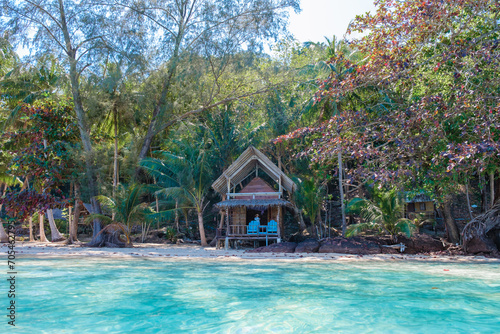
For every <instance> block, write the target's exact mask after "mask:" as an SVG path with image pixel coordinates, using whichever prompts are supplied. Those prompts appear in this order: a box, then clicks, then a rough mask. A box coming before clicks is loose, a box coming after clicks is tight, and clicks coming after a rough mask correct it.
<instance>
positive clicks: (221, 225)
mask: <svg viewBox="0 0 500 334" xmlns="http://www.w3.org/2000/svg"><path fill="white" fill-rule="evenodd" d="M222 200H225V196H224V197H223V199H222ZM225 218H226V211H221V214H220V222H219V228H218V230H219V231H221V230H222V228H223V227H224V219H225ZM210 246H211V247H214V246H217V238H214V239H213V240H212V241H211V242H210Z"/></svg>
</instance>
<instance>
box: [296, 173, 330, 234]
mask: <svg viewBox="0 0 500 334" xmlns="http://www.w3.org/2000/svg"><path fill="white" fill-rule="evenodd" d="M295 180H296V181H297V184H298V185H299V187H298V190H297V193H296V195H295V198H296V202H297V205H298V206H299V207H300V208H301V209H302V212H303V213H304V214H305V215H306V216H307V217H308V218H309V220H310V221H311V232H312V234H314V235H317V231H316V219H317V218H318V216H319V215H320V212H321V211H320V210H321V203H322V202H323V198H324V195H325V192H324V190H325V189H324V187H323V186H322V185H320V184H318V182H317V179H315V178H314V177H310V178H304V177H303V178H295Z"/></svg>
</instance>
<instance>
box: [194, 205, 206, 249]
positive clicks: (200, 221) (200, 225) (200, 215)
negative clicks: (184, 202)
mask: <svg viewBox="0 0 500 334" xmlns="http://www.w3.org/2000/svg"><path fill="white" fill-rule="evenodd" d="M201 207H203V205H201V206H200V208H197V209H196V211H197V212H198V229H199V230H200V239H201V245H202V246H203V247H207V246H208V243H207V238H206V237H205V226H203V211H202V210H201Z"/></svg>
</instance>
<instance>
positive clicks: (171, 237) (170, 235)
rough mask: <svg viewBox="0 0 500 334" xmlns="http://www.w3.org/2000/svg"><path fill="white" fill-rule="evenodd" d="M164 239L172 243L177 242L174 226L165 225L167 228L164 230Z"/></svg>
mask: <svg viewBox="0 0 500 334" xmlns="http://www.w3.org/2000/svg"><path fill="white" fill-rule="evenodd" d="M165 239H167V240H168V241H170V242H173V243H176V242H177V231H176V230H175V228H173V227H167V229H166V230H165Z"/></svg>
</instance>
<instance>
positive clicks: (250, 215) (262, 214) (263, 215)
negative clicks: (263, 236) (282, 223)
mask: <svg viewBox="0 0 500 334" xmlns="http://www.w3.org/2000/svg"><path fill="white" fill-rule="evenodd" d="M267 211H268V210H263V211H261V210H253V209H249V208H247V217H246V218H247V222H246V224H247V225H248V223H250V222H251V221H252V220H254V219H255V217H256V216H257V215H259V218H260V225H266V224H267V221H268V220H267Z"/></svg>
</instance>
